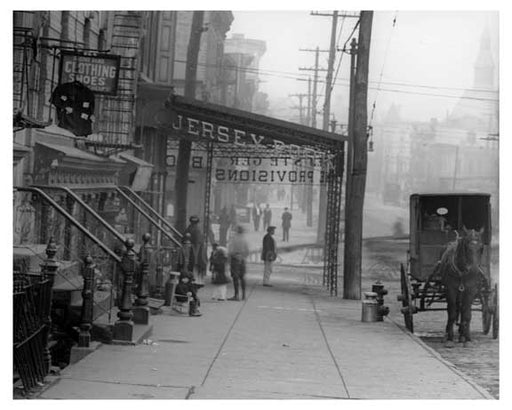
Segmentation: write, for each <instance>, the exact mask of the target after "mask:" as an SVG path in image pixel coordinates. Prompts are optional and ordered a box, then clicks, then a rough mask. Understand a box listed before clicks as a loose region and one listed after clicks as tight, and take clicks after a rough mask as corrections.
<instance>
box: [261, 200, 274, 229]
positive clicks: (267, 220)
mask: <svg viewBox="0 0 512 410" xmlns="http://www.w3.org/2000/svg"><path fill="white" fill-rule="evenodd" d="M271 223H272V209H270V206H269V204H267V205H266V206H265V209H264V210H263V229H265V230H266V229H267V228H268V227H269V226H270V224H271Z"/></svg>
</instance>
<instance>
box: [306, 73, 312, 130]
mask: <svg viewBox="0 0 512 410" xmlns="http://www.w3.org/2000/svg"><path fill="white" fill-rule="evenodd" d="M311 103H312V101H311V77H308V113H307V122H306V125H307V126H308V127H311V117H312V116H311Z"/></svg>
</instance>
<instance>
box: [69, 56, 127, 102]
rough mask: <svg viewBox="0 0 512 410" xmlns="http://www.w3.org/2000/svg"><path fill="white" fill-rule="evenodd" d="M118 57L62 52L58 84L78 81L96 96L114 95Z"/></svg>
mask: <svg viewBox="0 0 512 410" xmlns="http://www.w3.org/2000/svg"><path fill="white" fill-rule="evenodd" d="M120 59H121V57H120V56H117V55H111V54H97V55H94V56H89V55H84V54H82V53H74V52H69V51H62V53H61V59H60V83H61V84H62V83H70V82H73V81H78V82H80V83H82V84H83V85H85V86H87V87H88V88H89V89H90V90H91V91H92V92H94V93H96V94H108V95H115V94H116V93H117V83H118V81H119V65H120Z"/></svg>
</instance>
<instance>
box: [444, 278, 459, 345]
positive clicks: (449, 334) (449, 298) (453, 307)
mask: <svg viewBox="0 0 512 410" xmlns="http://www.w3.org/2000/svg"><path fill="white" fill-rule="evenodd" d="M446 312H447V313H448V321H447V322H446V331H445V347H454V346H455V344H454V343H453V325H454V324H455V321H456V320H457V289H456V288H455V289H453V287H448V286H446Z"/></svg>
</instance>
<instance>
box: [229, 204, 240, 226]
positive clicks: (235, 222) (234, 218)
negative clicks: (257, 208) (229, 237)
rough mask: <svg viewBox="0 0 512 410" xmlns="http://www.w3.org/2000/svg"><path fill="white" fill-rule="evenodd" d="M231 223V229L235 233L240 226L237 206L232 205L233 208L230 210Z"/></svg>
mask: <svg viewBox="0 0 512 410" xmlns="http://www.w3.org/2000/svg"><path fill="white" fill-rule="evenodd" d="M229 222H230V223H231V229H232V230H233V231H234V230H236V227H237V226H238V216H237V214H236V208H235V205H231V208H230V209H229Z"/></svg>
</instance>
